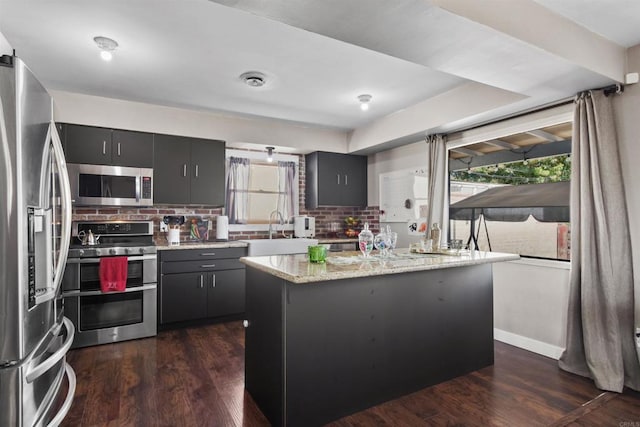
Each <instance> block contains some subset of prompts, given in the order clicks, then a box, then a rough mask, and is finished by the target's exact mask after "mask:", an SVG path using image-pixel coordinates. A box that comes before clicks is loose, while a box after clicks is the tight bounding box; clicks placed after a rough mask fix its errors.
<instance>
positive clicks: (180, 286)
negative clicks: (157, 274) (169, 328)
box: [160, 273, 207, 323]
mask: <svg viewBox="0 0 640 427" xmlns="http://www.w3.org/2000/svg"><path fill="white" fill-rule="evenodd" d="M206 278H207V274H206V273H202V274H201V273H183V274H165V275H162V276H161V279H160V301H161V304H160V323H171V322H181V321H185V320H195V319H202V318H204V317H206V315H207V299H206V297H205V295H206V292H207V288H206V287H205V282H206Z"/></svg>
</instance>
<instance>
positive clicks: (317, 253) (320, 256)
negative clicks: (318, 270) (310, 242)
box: [307, 245, 327, 263]
mask: <svg viewBox="0 0 640 427" xmlns="http://www.w3.org/2000/svg"><path fill="white" fill-rule="evenodd" d="M307 252H308V253H309V262H318V263H323V262H325V260H326V259H327V248H326V246H324V245H316V246H309V247H308V248H307Z"/></svg>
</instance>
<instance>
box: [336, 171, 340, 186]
mask: <svg viewBox="0 0 640 427" xmlns="http://www.w3.org/2000/svg"><path fill="white" fill-rule="evenodd" d="M336 176H337V177H338V185H340V174H339V173H338V174H336Z"/></svg>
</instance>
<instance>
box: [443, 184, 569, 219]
mask: <svg viewBox="0 0 640 427" xmlns="http://www.w3.org/2000/svg"><path fill="white" fill-rule="evenodd" d="M570 185H571V183H570V182H568V181H565V182H551V183H546V184H526V185H507V186H503V187H494V188H490V189H488V190H485V191H483V192H482V193H479V194H476V195H474V196H471V197H467V198H466V199H464V200H461V201H459V202H457V203H454V204H452V205H451V206H450V208H449V217H450V219H456V220H467V221H468V220H470V219H478V217H479V216H480V214H482V215H484V217H485V219H486V220H487V221H509V222H517V221H526V220H527V218H529V216H530V215H531V216H533V217H534V218H535V219H537V220H538V221H541V222H569V191H570Z"/></svg>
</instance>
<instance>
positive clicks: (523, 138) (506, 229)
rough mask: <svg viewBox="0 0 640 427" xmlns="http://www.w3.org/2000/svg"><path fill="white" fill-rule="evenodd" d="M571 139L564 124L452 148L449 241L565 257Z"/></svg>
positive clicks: (543, 255) (486, 248)
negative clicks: (472, 242)
mask: <svg viewBox="0 0 640 427" xmlns="http://www.w3.org/2000/svg"><path fill="white" fill-rule="evenodd" d="M570 138H571V123H570V122H568V123H562V124H559V125H554V126H549V127H545V128H539V129H535V130H531V131H526V132H520V133H518V134H512V135H507V136H501V137H500V138H499V139H495V140H485V141H482V142H478V143H474V144H473V145H467V146H465V147H457V148H452V149H451V151H450V156H449V157H450V161H449V166H450V167H449V170H450V203H451V209H450V215H451V221H450V234H451V239H462V240H463V241H464V242H467V241H471V240H474V239H475V240H476V241H477V245H478V246H479V248H480V249H481V250H486V251H488V250H491V251H495V252H510V253H518V254H520V255H522V256H528V257H536V258H547V259H560V260H568V259H569V258H570V235H569V184H568V181H569V180H570V177H571V154H570V148H571V141H570ZM514 186H517V188H514ZM484 192H486V193H484ZM482 193H484V194H482ZM478 195H480V196H478ZM463 200H466V202H462V201H463Z"/></svg>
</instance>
